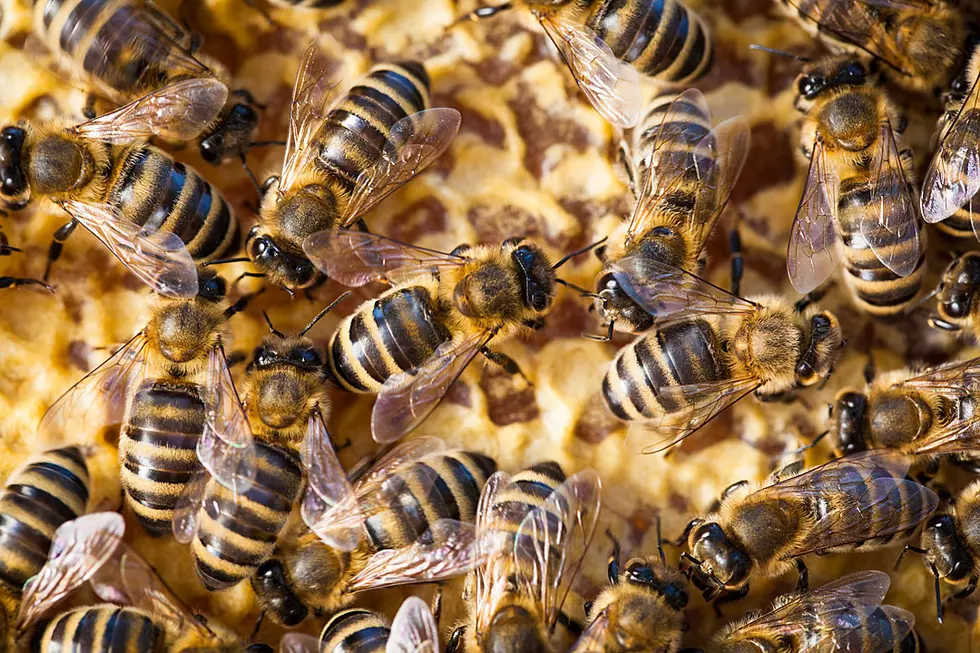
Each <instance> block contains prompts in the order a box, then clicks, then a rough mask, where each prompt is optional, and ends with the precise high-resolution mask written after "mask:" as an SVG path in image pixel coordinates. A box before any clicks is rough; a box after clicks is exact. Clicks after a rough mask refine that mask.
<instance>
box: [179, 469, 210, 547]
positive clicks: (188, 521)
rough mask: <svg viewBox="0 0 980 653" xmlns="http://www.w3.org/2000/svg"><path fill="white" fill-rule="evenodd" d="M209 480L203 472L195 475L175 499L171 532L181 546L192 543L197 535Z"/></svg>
mask: <svg viewBox="0 0 980 653" xmlns="http://www.w3.org/2000/svg"><path fill="white" fill-rule="evenodd" d="M210 478H211V477H210V476H209V475H208V474H207V472H204V471H202V472H200V473H198V474H195V475H194V477H193V478H191V480H190V481H188V483H187V485H185V486H184V489H183V491H182V492H181V493H180V497H178V499H177V503H176V505H175V506H174V517H173V523H171V530H173V533H174V539H175V540H177V541H178V542H180V543H181V544H190V543H191V542H192V541H194V536H195V535H197V528H198V526H199V525H200V514H201V509H202V508H203V507H204V497H205V495H206V494H207V490H208V481H209V480H210Z"/></svg>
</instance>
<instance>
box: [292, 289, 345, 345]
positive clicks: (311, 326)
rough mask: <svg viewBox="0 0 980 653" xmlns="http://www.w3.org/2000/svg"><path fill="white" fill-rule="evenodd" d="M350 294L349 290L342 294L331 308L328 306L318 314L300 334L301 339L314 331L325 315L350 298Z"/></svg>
mask: <svg viewBox="0 0 980 653" xmlns="http://www.w3.org/2000/svg"><path fill="white" fill-rule="evenodd" d="M350 292H351V291H349V290H348V291H347V292H345V293H343V294H341V295H340V296H339V297H337V299H335V300H333V301H332V302H330V305H329V306H327V307H326V308H325V309H323V310H322V311H320V312H319V313H317V316H316V317H315V318H313V319H312V320H310V323H309V324H307V325H306V326H305V327H303V330H302V331H300V332H299V335H300V337H302V336H305V335H306V332H307V331H309V330H310V329H312V328H313V325H315V324H316V323H317V322H319V321H320V318H322V317H323V316H324V315H326V314H327V313H329V312H330V311H332V310H333V308H334V307H335V306H336V305H337V304H339V303H340V302H342V301H344V300H345V299H347V298H348V297H349V296H350Z"/></svg>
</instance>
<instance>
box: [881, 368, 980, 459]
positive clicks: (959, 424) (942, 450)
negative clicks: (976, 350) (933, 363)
mask: <svg viewBox="0 0 980 653" xmlns="http://www.w3.org/2000/svg"><path fill="white" fill-rule="evenodd" d="M895 385H897V386H901V387H908V388H914V389H917V390H923V391H926V392H931V393H935V394H938V395H940V396H942V397H943V398H945V399H947V400H949V401H950V402H951V403H952V404H953V405H957V404H958V403H959V402H960V401H962V400H964V399H968V398H970V397H972V396H973V395H975V394H976V393H978V392H980V359H978V358H974V359H971V360H966V361H955V362H952V363H947V364H945V365H940V366H938V367H935V368H932V369H930V370H929V371H927V372H926V373H925V374H921V375H919V376H916V377H913V378H910V379H906V380H905V381H903V382H899V383H897V384H895ZM978 448H980V412H974V413H972V414H970V413H967V414H966V415H960V414H957V415H956V416H954V417H953V419H951V420H950V421H949V422H947V423H945V424H943V425H942V426H940V427H939V428H935V429H932V430H930V431H929V432H928V433H926V434H925V435H924V436H923V437H921V438H918V439H917V440H916V441H915V453H917V454H926V453H930V454H950V453H968V452H971V451H976V450H977V449H978Z"/></svg>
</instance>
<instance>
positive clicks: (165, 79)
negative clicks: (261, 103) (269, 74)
mask: <svg viewBox="0 0 980 653" xmlns="http://www.w3.org/2000/svg"><path fill="white" fill-rule="evenodd" d="M33 29H34V32H33V35H34V38H36V39H37V40H38V41H40V43H41V44H42V45H43V47H44V48H45V49H46V50H47V52H48V53H51V54H52V55H54V59H55V62H56V65H57V67H58V68H60V69H61V71H62V72H63V73H65V74H66V75H67V76H68V77H69V78H70V79H72V80H75V81H76V82H78V83H80V85H81V86H82V87H84V88H85V89H86V90H88V91H89V92H90V93H91V94H92V97H91V98H90V101H89V105H88V106H87V108H86V112H87V113H88V114H90V115H89V117H94V108H95V107H94V96H100V97H103V98H105V99H107V100H109V101H111V102H114V103H115V104H117V105H123V104H128V103H130V102H133V101H135V100H138V99H139V98H141V97H143V96H144V95H147V94H150V93H155V92H156V91H160V90H163V89H166V88H167V87H168V86H171V85H172V84H175V83H177V82H181V81H185V80H193V79H197V80H209V81H212V82H216V84H215V85H214V91H213V92H212V93H210V94H209V95H208V97H207V98H206V101H205V100H204V99H202V100H201V101H200V102H199V103H198V104H197V106H196V107H195V114H194V118H195V121H194V123H193V124H194V126H195V130H196V131H195V130H189V131H187V132H186V133H180V134H173V135H171V134H161V136H164V137H167V136H176V137H175V138H173V140H176V141H186V140H192V139H195V138H196V139H197V145H198V149H199V151H200V153H201V157H202V158H203V159H204V160H205V161H207V162H208V163H212V164H218V163H221V162H223V161H225V160H227V159H228V158H229V157H232V156H236V157H237V156H243V155H244V152H245V150H247V149H248V147H249V145H250V144H251V143H252V140H253V138H254V136H255V134H256V132H257V131H258V123H259V114H258V112H257V104H256V102H255V100H254V99H253V98H252V96H251V94H250V93H249V92H248V91H246V90H244V89H237V90H233V91H229V88H228V85H229V84H230V82H231V75H230V74H229V72H228V71H227V70H226V69H225V67H224V66H223V65H222V64H221V63H219V62H218V61H217V60H214V59H211V58H210V57H208V56H206V55H205V54H203V53H202V52H199V51H198V48H200V46H201V44H202V41H201V38H200V36H199V35H197V34H190V33H188V32H187V31H186V30H185V29H184V28H183V27H182V26H181V25H180V24H178V23H177V22H175V21H173V20H172V19H171V18H170V17H169V16H167V15H166V14H165V13H164V12H163V11H161V10H160V8H159V7H157V5H155V4H154V3H152V2H141V1H140V0H94V1H92V0H38V1H36V2H35V3H34V25H33Z"/></svg>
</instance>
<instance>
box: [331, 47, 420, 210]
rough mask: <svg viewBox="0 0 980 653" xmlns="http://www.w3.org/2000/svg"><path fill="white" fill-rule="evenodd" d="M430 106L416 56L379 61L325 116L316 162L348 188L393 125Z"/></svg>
mask: <svg viewBox="0 0 980 653" xmlns="http://www.w3.org/2000/svg"><path fill="white" fill-rule="evenodd" d="M428 106H429V76H428V74H427V73H426V72H425V68H424V67H423V66H422V64H420V63H418V62H415V61H403V62H399V63H391V64H381V65H378V66H375V67H374V68H372V69H371V72H370V73H369V74H368V75H367V76H366V77H364V78H362V79H361V81H360V82H359V83H358V84H357V85H356V86H354V87H353V88H352V89H351V90H350V91H349V92H348V93H347V96H346V97H345V98H344V99H343V100H342V101H341V102H340V104H338V105H337V106H336V107H335V108H334V109H332V110H331V111H330V113H329V114H328V115H327V119H326V122H324V124H323V127H321V128H320V129H321V131H320V134H319V136H317V139H318V141H319V143H318V146H319V157H318V164H319V165H320V166H321V167H322V168H324V169H325V170H326V171H327V172H328V173H329V174H331V176H334V177H336V178H337V179H338V181H340V182H341V183H342V184H343V185H344V186H346V189H347V190H348V191H350V190H351V189H353V188H354V185H355V183H356V181H357V177H358V176H359V175H360V174H361V172H363V171H364V170H366V169H367V168H369V167H370V166H371V165H373V164H374V163H375V162H376V161H377V160H378V158H379V157H380V156H381V152H382V150H383V149H384V147H385V144H386V143H388V141H389V139H390V138H391V128H392V126H393V125H394V124H395V123H396V122H398V121H399V120H401V119H402V118H405V117H406V116H409V115H411V114H413V113H418V112H419V111H422V110H424V109H426V108H427V107H428Z"/></svg>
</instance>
